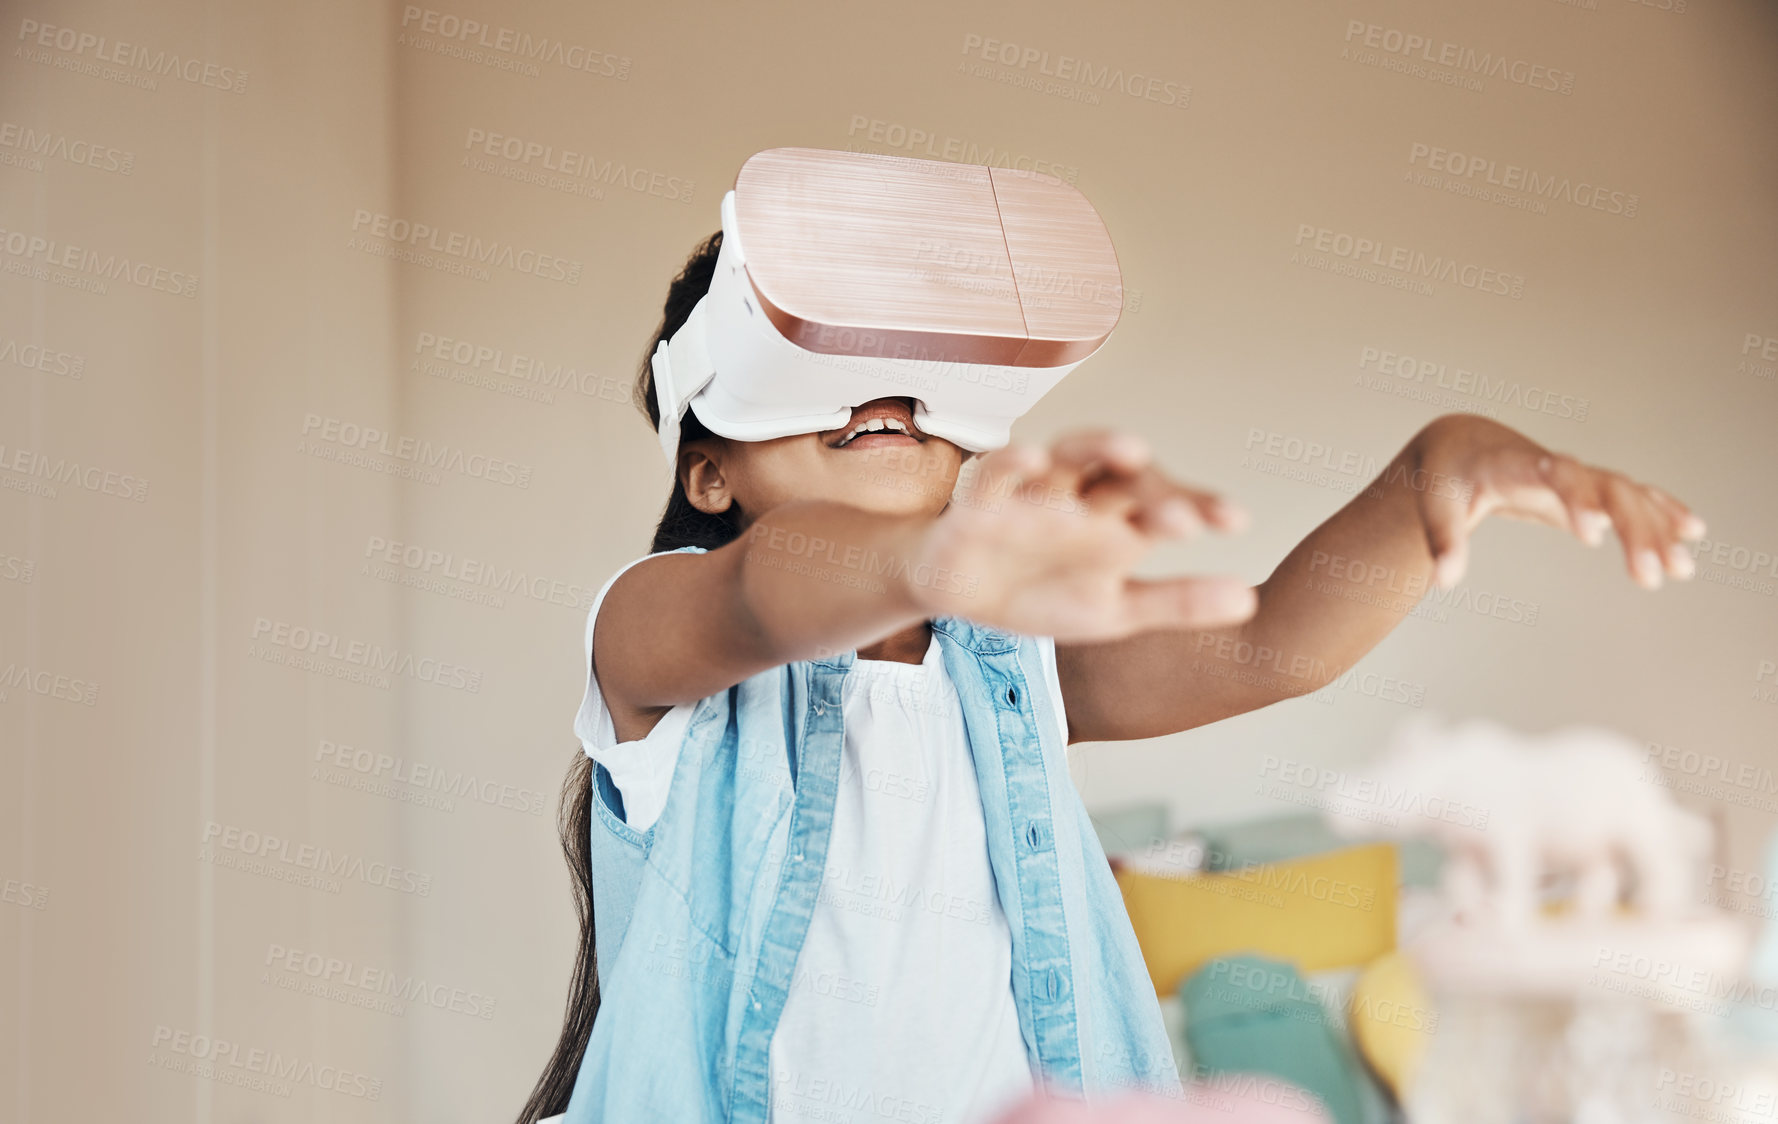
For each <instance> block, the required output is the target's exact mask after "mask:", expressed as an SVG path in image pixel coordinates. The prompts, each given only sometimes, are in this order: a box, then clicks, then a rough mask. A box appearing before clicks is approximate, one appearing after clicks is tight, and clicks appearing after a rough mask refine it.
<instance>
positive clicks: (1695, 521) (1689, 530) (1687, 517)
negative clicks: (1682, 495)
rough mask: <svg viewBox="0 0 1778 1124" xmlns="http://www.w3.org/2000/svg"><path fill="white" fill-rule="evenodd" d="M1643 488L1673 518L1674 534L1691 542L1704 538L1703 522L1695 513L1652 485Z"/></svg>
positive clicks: (1645, 485)
mask: <svg viewBox="0 0 1778 1124" xmlns="http://www.w3.org/2000/svg"><path fill="white" fill-rule="evenodd" d="M1643 487H1644V488H1646V489H1647V490H1648V494H1649V495H1650V496H1653V497H1654V501H1655V502H1656V503H1657V504H1659V505H1660V506H1661V508H1662V509H1663V510H1665V511H1666V512H1667V514H1668V515H1670V516H1672V517H1673V533H1674V534H1676V535H1678V536H1679V537H1680V538H1682V539H1691V540H1693V541H1696V540H1698V539H1701V538H1703V537H1704V530H1705V528H1704V520H1702V519H1700V518H1699V517H1698V515H1697V513H1696V512H1694V511H1693V510H1692V509H1691V508H1689V507H1687V506H1686V505H1684V504H1683V503H1680V502H1679V501H1678V500H1677V499H1675V498H1674V497H1673V496H1672V495H1671V494H1670V493H1668V492H1665V491H1662V490H1661V489H1660V488H1657V487H1655V486H1654V485H1653V484H1644V485H1643Z"/></svg>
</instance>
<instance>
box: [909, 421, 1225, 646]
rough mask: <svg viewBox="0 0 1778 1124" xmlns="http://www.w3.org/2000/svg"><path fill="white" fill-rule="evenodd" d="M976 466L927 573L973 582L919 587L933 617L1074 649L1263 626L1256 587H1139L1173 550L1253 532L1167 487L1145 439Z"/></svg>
mask: <svg viewBox="0 0 1778 1124" xmlns="http://www.w3.org/2000/svg"><path fill="white" fill-rule="evenodd" d="M975 468H976V469H977V471H976V472H975V473H974V474H973V475H972V476H970V478H969V479H967V480H965V481H964V482H962V483H961V484H960V485H959V487H958V490H957V493H956V494H955V496H954V497H953V498H952V500H951V503H950V506H949V507H947V508H946V509H945V510H944V511H943V512H942V513H941V514H940V515H939V516H938V518H937V519H936V520H934V521H933V523H932V526H931V528H930V529H929V530H928V531H927V533H926V535H925V537H924V538H923V540H922V543H921V550H920V555H919V558H918V559H917V560H918V561H919V562H921V563H924V564H926V565H928V566H931V567H933V568H934V569H935V570H940V569H942V570H944V571H948V572H950V573H952V574H958V575H962V576H963V577H964V579H965V581H964V582H963V583H956V582H951V583H945V584H947V585H948V586H950V588H947V589H940V588H937V586H938V583H932V584H930V585H920V586H917V587H916V597H918V598H919V599H920V600H921V602H922V604H923V605H924V607H925V608H926V610H927V611H928V612H929V613H931V614H933V615H941V614H953V615H957V616H962V617H967V618H969V619H971V620H974V621H979V622H981V623H983V624H986V625H989V626H992V627H996V628H1004V629H1007V630H1010V631H1012V632H1018V633H1024V634H1026V635H1033V636H1053V637H1055V638H1056V639H1057V640H1060V641H1095V640H1113V639H1117V638H1119V637H1123V636H1127V635H1129V634H1131V633H1135V632H1142V631H1145V630H1148V629H1159V628H1209V627H1215V626H1218V625H1227V624H1235V623H1238V622H1240V621H1243V620H1246V619H1247V618H1248V617H1250V616H1252V615H1253V612H1254V610H1255V608H1256V607H1257V605H1258V600H1257V598H1256V596H1255V594H1254V592H1253V590H1252V589H1251V588H1249V587H1248V586H1247V584H1246V583H1245V582H1241V581H1238V580H1236V579H1234V578H1166V579H1160V580H1140V579H1136V578H1132V577H1131V576H1130V571H1131V570H1132V569H1133V568H1134V567H1135V566H1136V564H1137V563H1138V562H1140V561H1141V560H1142V558H1143V556H1144V555H1146V554H1147V553H1148V552H1149V550H1150V549H1151V548H1152V547H1153V546H1154V545H1155V544H1156V543H1157V542H1159V541H1161V540H1162V539H1171V538H1183V537H1187V536H1190V535H1194V534H1196V533H1197V532H1198V531H1200V530H1202V529H1203V528H1204V527H1205V526H1210V527H1214V528H1216V529H1218V530H1225V531H1226V530H1238V529H1239V528H1240V527H1241V526H1243V525H1244V524H1245V521H1246V517H1245V515H1244V514H1243V513H1242V512H1241V511H1240V509H1238V508H1236V507H1235V506H1234V505H1233V504H1231V503H1228V502H1227V501H1225V500H1222V499H1220V498H1218V497H1216V496H1214V495H1211V494H1209V493H1207V492H1200V491H1196V490H1194V489H1191V488H1187V487H1185V486H1183V485H1181V484H1178V483H1175V482H1173V481H1171V480H1169V479H1167V478H1166V477H1165V476H1163V475H1162V474H1161V473H1160V472H1159V471H1157V470H1156V469H1155V468H1154V467H1153V466H1152V465H1151V464H1150V463H1149V450H1148V445H1147V443H1146V442H1144V441H1143V440H1142V439H1141V438H1139V437H1137V436H1136V435H1134V434H1130V433H1113V432H1111V431H1109V430H1080V431H1075V432H1072V433H1068V434H1065V435H1063V436H1062V437H1060V438H1058V439H1057V440H1056V441H1055V443H1054V444H1053V445H1051V446H1050V448H1049V449H1047V450H1045V449H1041V448H1037V447H1035V446H1028V445H1008V446H1007V447H1005V448H1002V449H997V450H995V451H994V452H991V453H988V454H986V455H984V456H982V457H981V458H980V460H979V462H978V463H977V464H976V465H975ZM917 572H918V571H917ZM958 585H961V586H962V592H955V590H956V588H957V586H958Z"/></svg>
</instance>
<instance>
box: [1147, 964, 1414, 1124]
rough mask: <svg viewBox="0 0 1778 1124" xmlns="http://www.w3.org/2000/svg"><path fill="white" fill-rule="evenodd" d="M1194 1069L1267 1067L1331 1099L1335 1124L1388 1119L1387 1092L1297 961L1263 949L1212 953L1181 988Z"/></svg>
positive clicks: (1262, 1070) (1258, 1070)
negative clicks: (1375, 1080) (1240, 953)
mask: <svg viewBox="0 0 1778 1124" xmlns="http://www.w3.org/2000/svg"><path fill="white" fill-rule="evenodd" d="M1179 998H1180V1000H1181V1002H1182V1003H1183V1004H1184V1007H1185V1042H1186V1048H1187V1050H1188V1052H1189V1054H1190V1057H1191V1063H1192V1072H1193V1073H1194V1074H1196V1075H1198V1076H1200V1077H1203V1076H1210V1075H1214V1074H1219V1073H1247V1074H1264V1075H1269V1076H1272V1077H1276V1078H1278V1079H1279V1080H1282V1081H1288V1082H1290V1083H1291V1084H1293V1085H1296V1086H1298V1087H1300V1088H1302V1089H1304V1090H1306V1091H1308V1092H1309V1093H1311V1094H1313V1095H1314V1096H1315V1097H1316V1098H1317V1099H1319V1100H1320V1101H1321V1103H1322V1104H1323V1105H1325V1106H1326V1108H1327V1111H1328V1114H1329V1115H1330V1116H1332V1117H1333V1119H1334V1121H1335V1122H1336V1124H1377V1122H1379V1121H1384V1120H1387V1119H1389V1107H1388V1103H1387V1101H1386V1100H1385V1098H1384V1096H1383V1093H1382V1092H1381V1090H1379V1089H1378V1088H1377V1087H1376V1085H1375V1084H1374V1083H1373V1082H1372V1080H1371V1078H1370V1076H1369V1074H1368V1073H1366V1072H1365V1069H1364V1065H1363V1062H1362V1061H1361V1060H1360V1059H1359V1057H1358V1054H1357V1051H1356V1050H1354V1048H1353V1047H1352V1044H1351V1042H1350V1041H1349V1040H1348V1039H1347V1037H1346V1034H1345V1032H1344V1029H1343V1028H1342V1027H1341V1025H1340V1024H1339V1022H1338V1021H1337V1020H1336V1019H1335V1018H1334V1016H1332V1015H1330V1014H1329V1012H1328V1011H1327V1009H1326V1008H1325V1007H1324V1006H1323V1005H1322V1002H1321V999H1320V997H1319V989H1311V988H1310V986H1309V983H1308V981H1306V980H1305V979H1304V978H1303V976H1302V974H1301V973H1300V972H1298V971H1297V969H1296V966H1295V965H1293V964H1290V963H1288V962H1286V961H1282V960H1272V959H1269V958H1267V957H1263V956H1251V955H1246V956H1229V957H1223V958H1221V959H1217V960H1212V961H1210V962H1209V963H1208V964H1206V965H1204V966H1203V967H1202V968H1200V969H1198V971H1197V972H1195V973H1193V974H1192V975H1191V976H1190V977H1188V978H1187V979H1186V980H1185V982H1184V983H1182V984H1181V985H1180V987H1179Z"/></svg>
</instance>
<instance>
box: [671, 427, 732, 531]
mask: <svg viewBox="0 0 1778 1124" xmlns="http://www.w3.org/2000/svg"><path fill="white" fill-rule="evenodd" d="M721 455H722V454H721V451H720V450H719V449H716V448H712V447H711V442H709V441H706V440H698V441H693V442H691V443H689V444H687V445H685V446H682V447H681V449H680V452H679V463H680V466H681V467H680V476H681V477H682V478H683V479H684V481H685V498H686V499H687V500H690V501H691V505H692V506H693V507H695V508H697V509H698V510H699V511H701V512H703V513H704V514H706V515H716V514H718V513H720V512H724V511H727V510H728V509H729V508H730V507H731V506H732V505H733V504H734V502H735V496H734V493H733V492H732V491H730V490H729V485H728V480H727V478H726V477H724V476H723V474H722V463H721Z"/></svg>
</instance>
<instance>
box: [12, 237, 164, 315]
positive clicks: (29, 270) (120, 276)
mask: <svg viewBox="0 0 1778 1124" xmlns="http://www.w3.org/2000/svg"><path fill="white" fill-rule="evenodd" d="M0 250H4V251H5V252H6V253H7V254H8V255H10V256H11V257H12V258H13V259H15V262H14V263H8V264H9V265H12V264H16V265H17V266H18V268H16V269H8V272H11V273H18V272H24V273H25V275H26V276H29V277H33V278H35V279H36V280H39V281H46V280H48V279H49V276H48V268H49V267H54V268H57V269H65V270H67V271H68V273H69V276H70V279H71V281H70V283H72V281H76V280H77V281H79V282H81V284H80V285H77V286H75V287H77V288H86V289H89V290H91V291H94V292H98V293H104V292H105V291H106V289H105V287H104V286H103V285H102V284H100V282H103V281H127V282H129V283H130V284H132V285H135V286H137V287H138V288H142V289H153V290H154V291H156V292H161V293H169V294H171V295H173V296H176V297H192V298H194V299H195V298H196V297H197V295H198V279H197V276H196V275H195V274H190V273H185V272H182V271H180V270H177V269H168V268H166V267H165V266H158V265H154V264H152V263H151V262H145V261H136V260H133V259H131V258H129V257H128V256H126V255H120V254H101V253H100V252H99V251H98V250H88V249H84V248H82V247H80V246H76V245H74V244H73V243H72V242H62V241H59V240H57V239H54V238H45V237H44V236H42V235H41V234H27V233H26V232H24V231H22V230H0Z"/></svg>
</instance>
